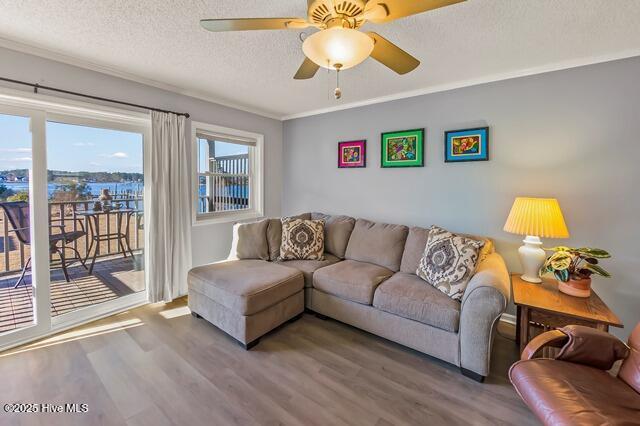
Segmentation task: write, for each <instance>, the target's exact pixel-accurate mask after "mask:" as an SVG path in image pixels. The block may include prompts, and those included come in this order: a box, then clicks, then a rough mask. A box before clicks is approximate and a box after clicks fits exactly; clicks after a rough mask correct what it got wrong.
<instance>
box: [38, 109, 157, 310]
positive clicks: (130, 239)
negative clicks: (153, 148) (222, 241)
mask: <svg viewBox="0 0 640 426" xmlns="http://www.w3.org/2000/svg"><path fill="white" fill-rule="evenodd" d="M80 123H82V124H80ZM114 127H115V126H114V125H113V124H112V123H104V122H97V121H94V120H90V121H88V120H86V119H85V120H78V119H76V118H74V117H62V116H59V117H55V118H53V119H49V120H47V124H46V131H47V195H48V199H49V203H48V208H49V218H50V225H51V228H50V237H49V238H50V240H51V241H53V240H56V239H61V238H62V239H63V241H61V242H60V243H59V246H60V247H62V246H64V252H63V250H62V249H59V250H57V251H58V253H52V254H51V263H50V268H51V276H50V281H51V283H50V288H51V316H52V317H53V318H54V321H57V320H58V318H57V317H58V316H64V315H65V314H71V313H73V312H75V311H77V310H80V309H83V308H88V307H91V306H94V305H100V304H103V303H106V302H109V301H114V300H116V299H119V298H121V297H124V296H127V295H132V294H135V293H140V292H144V291H145V280H144V251H143V250H144V233H143V229H144V206H143V203H144V167H143V156H144V134H143V133H140V132H136V131H134V130H135V129H127V130H122V127H121V126H120V127H119V128H114ZM69 152H73V153H74V155H69V154H68V153H69ZM62 259H64V262H63V261H62Z"/></svg>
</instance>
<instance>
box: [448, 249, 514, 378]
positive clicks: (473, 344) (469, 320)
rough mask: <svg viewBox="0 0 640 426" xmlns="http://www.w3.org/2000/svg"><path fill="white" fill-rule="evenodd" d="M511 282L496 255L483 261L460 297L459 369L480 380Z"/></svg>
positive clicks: (502, 261)
mask: <svg viewBox="0 0 640 426" xmlns="http://www.w3.org/2000/svg"><path fill="white" fill-rule="evenodd" d="M510 293H511V282H510V280H509V272H508V271H507V267H506V265H505V263H504V260H503V259H502V256H500V255H499V254H498V253H492V254H490V255H489V256H487V257H486V259H485V260H483V261H482V262H481V263H480V265H478V269H477V270H476V273H475V275H474V276H473V277H472V278H471V281H469V285H468V286H467V289H466V290H465V292H464V296H463V297H462V306H461V312H460V329H459V330H460V331H459V336H458V338H459V354H460V367H462V368H463V369H465V370H469V371H472V372H474V373H476V374H479V375H481V376H487V375H488V374H489V365H490V362H491V346H492V344H493V338H494V334H495V328H496V326H497V322H498V320H499V319H500V316H501V315H502V313H503V312H504V310H505V308H506V307H507V301H508V300H509V297H510Z"/></svg>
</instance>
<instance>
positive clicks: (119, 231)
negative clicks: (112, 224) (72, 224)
mask: <svg viewBox="0 0 640 426" xmlns="http://www.w3.org/2000/svg"><path fill="white" fill-rule="evenodd" d="M137 212H138V210H135V209H111V210H107V211H105V210H86V211H79V212H76V215H77V216H80V217H84V218H86V219H87V222H88V224H89V230H90V234H91V243H90V244H89V248H88V249H87V257H86V259H88V258H89V254H90V253H91V249H92V248H93V246H94V243H95V246H96V247H95V250H94V251H93V256H92V258H91V265H90V266H89V274H91V273H92V272H93V265H94V264H95V263H96V257H97V256H98V252H99V251H100V243H101V242H103V241H114V240H115V241H117V242H118V246H119V247H120V251H121V252H122V255H123V256H124V257H127V251H128V252H129V254H130V255H131V257H133V251H132V250H131V246H130V245H129V223H130V221H131V216H133V215H134V214H136V213H137ZM103 215H117V216H116V217H117V219H116V230H115V232H107V233H101V231H100V216H103ZM107 220H108V219H107ZM86 259H85V261H86Z"/></svg>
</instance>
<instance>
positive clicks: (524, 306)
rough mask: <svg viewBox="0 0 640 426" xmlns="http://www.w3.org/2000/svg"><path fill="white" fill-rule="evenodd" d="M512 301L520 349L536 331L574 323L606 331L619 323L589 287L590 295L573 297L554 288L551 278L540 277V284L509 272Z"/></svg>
mask: <svg viewBox="0 0 640 426" xmlns="http://www.w3.org/2000/svg"><path fill="white" fill-rule="evenodd" d="M511 286H512V288H513V301H514V303H515V304H516V307H517V309H518V317H517V325H516V341H517V342H518V343H519V344H520V353H522V351H523V350H524V348H525V346H527V343H529V341H530V340H531V339H532V338H533V337H535V336H536V335H538V334H540V333H544V332H545V331H549V330H553V329H556V328H560V327H564V326H565V325H570V324H577V325H584V326H587V327H592V328H597V329H599V330H603V331H609V326H613V327H623V325H622V322H620V319H619V318H618V316H617V315H616V314H614V313H613V312H612V311H611V310H610V309H609V307H608V306H607V305H606V304H605V303H604V302H603V301H602V299H600V297H598V295H597V294H596V293H595V292H594V291H593V290H591V297H589V298H580V297H573V296H569V295H567V294H564V293H561V292H560V291H558V283H557V281H556V280H554V279H549V278H543V282H542V283H541V284H534V283H530V282H527V281H524V280H523V279H521V278H520V274H512V275H511Z"/></svg>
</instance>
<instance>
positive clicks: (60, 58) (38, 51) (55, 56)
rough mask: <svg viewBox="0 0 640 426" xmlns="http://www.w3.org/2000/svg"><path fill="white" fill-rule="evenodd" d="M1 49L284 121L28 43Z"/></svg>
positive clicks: (0, 42)
mask: <svg viewBox="0 0 640 426" xmlns="http://www.w3.org/2000/svg"><path fill="white" fill-rule="evenodd" d="M0 47H4V48H7V49H10V50H15V51H17V52H21V53H27V54H29V55H34V56H39V57H41V58H45V59H50V60H52V61H56V62H61V63H64V64H67V65H72V66H76V67H78V68H83V69H87V70H91V71H96V72H99V73H102V74H107V75H110V76H113V77H118V78H122V79H124V80H129V81H134V82H136V83H140V84H144V85H146V86H152V87H155V88H157V89H162V90H166V91H168V92H172V93H177V94H179V95H184V96H189V97H191V98H195V99H199V100H201V101H206V102H211V103H215V104H218V105H222V106H225V107H227V108H233V109H237V110H240V111H244V112H248V113H251V114H255V115H259V116H261V117H266V118H271V119H274V120H282V116H281V115H278V114H274V113H273V112H269V111H264V110H261V109H256V108H252V107H250V106H247V105H242V104H236V103H233V102H229V101H228V100H225V99H221V98H217V97H215V96H214V95H211V94H208V93H205V92H202V91H197V90H189V89H184V88H182V87H178V86H174V85H171V84H167V83H163V82H161V81H157V80H153V79H150V78H146V77H142V76H139V75H137V74H133V73H129V72H126V71H121V70H119V69H117V68H113V67H110V66H107V65H103V64H98V63H95V62H91V61H88V60H85V59H81V58H78V57H76V56H72V55H68V54H66V53H62V52H58V51H55V50H51V49H48V48H44V47H40V46H36V45H32V44H27V43H22V42H18V41H14V40H9V39H6V38H3V37H0Z"/></svg>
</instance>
